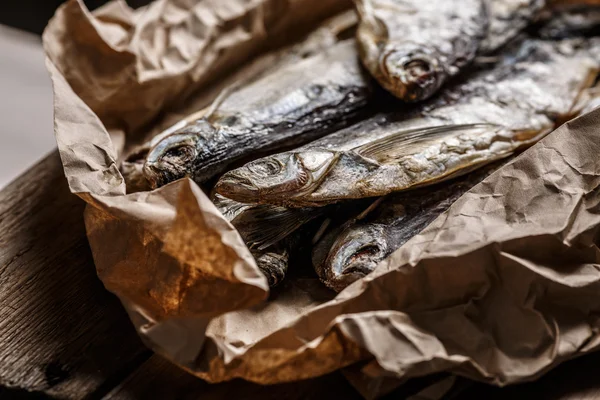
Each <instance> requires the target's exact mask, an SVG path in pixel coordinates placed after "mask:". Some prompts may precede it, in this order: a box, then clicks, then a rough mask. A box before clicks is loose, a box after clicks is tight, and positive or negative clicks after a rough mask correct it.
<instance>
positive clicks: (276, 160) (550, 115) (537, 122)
mask: <svg viewBox="0 0 600 400" xmlns="http://www.w3.org/2000/svg"><path fill="white" fill-rule="evenodd" d="M599 50H600V39H599V38H591V39H568V40H562V41H557V42H548V41H543V40H539V39H527V40H525V41H523V42H522V43H518V44H515V46H514V47H511V49H510V51H507V52H506V53H504V54H503V58H502V59H501V60H500V61H498V62H497V63H496V64H495V65H493V66H490V67H489V68H483V69H481V70H477V71H474V72H473V73H472V74H469V76H466V77H465V79H464V81H463V82H460V83H457V84H456V85H455V86H453V87H449V88H448V89H447V90H445V91H444V92H443V93H441V94H440V96H438V97H436V98H434V99H432V100H431V101H429V102H425V103H423V104H420V105H418V106H416V107H415V108H414V109H412V110H410V111H407V110H400V111H399V110H393V109H392V111H389V112H382V113H380V114H378V115H376V116H374V117H372V118H368V119H366V120H364V121H362V122H360V123H358V124H355V125H353V126H351V127H348V128H345V129H341V130H339V131H337V132H335V133H333V134H330V135H328V136H325V137H324V138H321V139H319V140H315V141H314V142H312V143H309V144H307V145H305V146H302V147H300V148H298V149H296V150H291V151H287V152H283V153H278V154H274V155H271V156H268V157H263V158H260V159H257V160H254V161H252V162H250V163H248V164H246V165H244V166H242V167H239V168H237V169H234V170H232V171H229V172H227V173H226V174H224V175H223V176H222V177H221V179H220V180H219V181H218V182H217V184H216V186H215V190H216V192H218V193H219V194H221V195H223V196H225V197H228V198H231V199H234V200H237V201H242V202H247V203H262V204H278V205H281V206H285V207H322V206H325V205H328V204H334V203H337V202H340V201H344V200H350V199H359V198H365V197H377V196H383V195H386V194H389V193H392V192H397V191H402V190H408V189H412V188H416V187H418V186H424V185H429V184H432V183H435V182H439V181H442V180H445V179H449V178H451V177H453V176H457V175H461V174H465V173H467V172H470V171H472V170H474V169H476V168H479V167H481V166H483V165H485V164H488V163H490V162H493V161H496V160H499V159H502V158H505V157H508V156H510V155H511V154H513V153H514V152H515V151H518V150H519V149H521V148H525V147H527V146H530V145H532V144H534V143H535V142H537V141H538V140H539V139H541V138H542V137H544V136H545V135H546V134H547V133H549V132H551V131H552V130H554V128H555V127H556V126H557V124H559V123H562V122H564V121H565V120H567V119H569V118H570V117H571V116H572V115H573V108H574V106H575V105H576V104H577V103H578V98H579V97H580V96H581V95H582V94H583V93H584V92H585V90H586V89H587V88H589V87H591V86H592V85H593V83H594V80H595V78H596V76H597V74H598V69H599V62H598V61H599V60H600V56H599V54H598V51H599Z"/></svg>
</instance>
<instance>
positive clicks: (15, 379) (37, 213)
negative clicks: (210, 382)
mask: <svg viewBox="0 0 600 400" xmlns="http://www.w3.org/2000/svg"><path fill="white" fill-rule="evenodd" d="M83 208H84V204H83V202H82V201H81V200H79V199H78V198H77V197H75V196H73V195H71V194H70V193H69V190H68V188H67V184H66V180H65V178H64V176H63V173H62V167H61V164H60V160H59V157H58V154H57V153H56V152H54V153H52V154H50V155H49V156H48V157H46V158H45V159H43V160H42V161H40V162H39V163H38V164H37V165H35V166H34V167H32V168H31V169H30V170H29V171H28V172H26V173H25V174H24V175H22V176H21V177H19V178H18V179H16V180H15V181H14V182H13V183H11V184H9V185H8V186H7V187H6V188H5V189H4V190H2V191H1V192H0V233H1V235H0V384H2V385H4V386H7V387H14V388H20V389H25V390H29V391H37V392H44V393H48V394H50V395H53V396H57V397H61V398H82V397H83V396H85V395H87V394H91V393H99V391H100V392H102V391H105V392H106V391H109V390H110V388H111V387H112V386H114V385H116V384H117V383H118V382H119V381H120V379H122V378H123V377H125V376H127V374H128V373H129V372H130V371H131V370H132V369H134V368H135V367H136V366H137V365H139V364H140V363H141V362H142V361H143V360H144V359H146V358H147V357H149V355H150V353H149V352H148V350H146V349H145V348H144V347H143V346H142V344H141V341H140V340H139V338H138V337H137V336H136V334H135V332H134V330H133V327H132V326H131V323H130V322H129V320H128V318H127V315H126V314H125V312H124V311H123V309H122V308H121V306H120V304H119V303H118V301H117V299H116V298H115V297H114V296H112V295H111V294H109V293H108V292H107V291H106V290H105V289H104V287H103V286H102V284H101V282H100V281H99V280H98V278H97V276H96V273H95V270H94V265H93V261H92V258H91V253H90V250H89V247H88V244H87V239H86V237H85V229H84V225H83V215H82V212H83Z"/></svg>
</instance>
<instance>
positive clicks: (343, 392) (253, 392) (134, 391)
mask: <svg viewBox="0 0 600 400" xmlns="http://www.w3.org/2000/svg"><path fill="white" fill-rule="evenodd" d="M149 398H154V399H202V400H220V399H255V400H269V399H273V400H283V399H285V400H295V399H298V400H300V399H344V400H360V399H362V397H361V396H360V395H359V394H358V392H356V391H355V390H354V389H353V388H352V387H351V386H350V384H349V383H348V381H346V380H345V378H344V377H343V376H342V374H341V373H339V372H338V373H333V374H330V375H326V376H323V377H320V378H315V379H311V380H308V381H302V382H293V383H285V384H280V385H272V386H261V385H257V384H253V383H250V382H245V381H242V380H235V381H231V382H225V383H220V384H212V385H211V384H208V383H206V382H204V381H202V380H201V379H198V378H196V377H194V376H192V375H189V374H188V373H187V372H185V371H183V370H181V369H179V368H177V367H176V366H174V365H172V364H169V363H168V362H167V361H166V360H164V359H162V358H161V357H159V356H156V355H155V356H152V358H150V359H149V360H148V361H146V362H145V363H144V364H143V365H142V366H141V367H140V368H138V369H137V370H136V371H135V372H134V373H132V374H131V375H130V376H129V377H128V378H127V379H126V380H125V381H123V383H122V384H121V385H119V386H117V387H115V389H114V390H112V391H111V392H110V393H109V394H108V395H107V396H106V397H105V399H118V400H129V399H131V400H133V399H149Z"/></svg>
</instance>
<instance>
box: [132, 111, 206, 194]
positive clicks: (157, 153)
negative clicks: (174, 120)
mask: <svg viewBox="0 0 600 400" xmlns="http://www.w3.org/2000/svg"><path fill="white" fill-rule="evenodd" d="M213 131H214V128H213V127H212V126H211V125H210V124H208V122H206V121H196V122H195V123H194V124H193V125H190V126H189V127H185V128H183V129H180V130H178V131H176V132H173V133H171V134H169V135H166V136H164V137H162V138H161V139H160V140H158V141H157V142H156V143H154V146H153V147H152V148H151V149H150V151H149V152H148V155H147V156H146V161H145V163H144V168H143V172H144V175H145V177H146V179H147V180H148V182H150V185H151V186H152V188H157V187H160V186H163V185H166V184H167V183H169V182H172V181H175V180H177V179H180V178H183V177H185V176H193V171H194V164H195V161H196V160H197V159H198V158H199V157H202V156H203V155H206V154H208V153H209V150H210V149H207V148H206V147H207V143H208V139H207V138H206V137H207V135H208V134H209V133H210V132H213Z"/></svg>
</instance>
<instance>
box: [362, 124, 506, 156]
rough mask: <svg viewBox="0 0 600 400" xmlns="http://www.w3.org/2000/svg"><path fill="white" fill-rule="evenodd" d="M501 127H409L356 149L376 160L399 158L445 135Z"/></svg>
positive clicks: (479, 125) (486, 125) (491, 125)
mask: <svg viewBox="0 0 600 400" xmlns="http://www.w3.org/2000/svg"><path fill="white" fill-rule="evenodd" d="M499 127H500V126H499V125H493V124H484V123H481V124H461V125H457V124H454V125H442V126H433V127H427V128H416V129H407V130H401V131H399V132H396V133H394V134H391V135H388V136H385V137H383V138H381V139H377V140H374V141H372V142H369V143H366V144H364V145H362V146H358V147H356V148H355V149H354V151H355V152H356V153H358V154H360V155H361V156H364V157H367V158H371V159H375V160H381V159H390V158H393V159H397V158H401V157H403V156H407V155H411V154H414V153H415V151H418V150H419V149H424V148H426V147H428V146H430V145H431V144H432V143H433V142H434V141H437V140H439V139H441V138H444V137H452V136H457V135H460V134H463V133H466V132H469V131H473V130H482V129H486V128H487V129H489V128H499Z"/></svg>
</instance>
